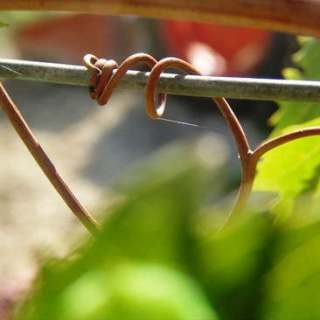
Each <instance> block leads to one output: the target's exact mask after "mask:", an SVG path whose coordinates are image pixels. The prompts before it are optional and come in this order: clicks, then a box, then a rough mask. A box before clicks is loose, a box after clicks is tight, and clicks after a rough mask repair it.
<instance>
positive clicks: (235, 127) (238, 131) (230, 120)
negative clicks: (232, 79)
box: [146, 57, 250, 170]
mask: <svg viewBox="0 0 320 320" xmlns="http://www.w3.org/2000/svg"><path fill="white" fill-rule="evenodd" d="M168 68H177V69H180V70H183V71H185V72H187V73H191V74H196V75H201V73H200V72H199V71H198V70H197V69H196V68H194V67H193V66H192V65H191V64H189V63H188V62H186V61H184V60H181V59H178V58H172V57H170V58H164V59H162V60H160V61H159V62H158V63H157V64H156V65H155V66H154V67H153V68H152V70H151V72H150V75H149V79H148V82H147V86H146V105H147V111H148V115H149V116H150V117H151V118H158V117H160V116H162V114H163V112H164V108H161V112H160V113H159V110H157V107H156V106H155V101H154V96H155V92H156V88H157V84H158V81H159V79H160V75H161V73H162V72H164V71H165V70H166V69H168ZM212 100H213V101H214V102H215V103H216V105H217V107H218V109H219V111H220V112H221V114H222V116H223V117H224V119H225V121H226V123H227V124H228V126H229V128H230V130H231V132H232V135H233V138H234V141H235V143H236V146H237V149H238V152H239V156H240V159H241V164H242V169H243V170H246V169H245V167H246V161H247V158H248V156H249V154H250V146H249V143H248V140H247V137H246V134H245V132H244V130H243V128H242V126H241V124H240V122H239V120H238V118H237V116H236V115H235V113H234V112H233V111H232V109H231V107H230V105H229V104H228V102H227V101H226V99H224V98H212Z"/></svg>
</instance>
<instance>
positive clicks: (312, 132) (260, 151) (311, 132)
mask: <svg viewBox="0 0 320 320" xmlns="http://www.w3.org/2000/svg"><path fill="white" fill-rule="evenodd" d="M317 135H320V127H310V128H305V129H300V130H297V131H293V132H289V133H286V134H284V135H281V136H279V137H276V138H273V139H270V140H268V141H266V142H264V143H262V144H260V145H259V146H258V147H257V148H256V149H255V150H254V152H253V158H255V160H256V161H258V159H259V158H261V157H262V156H263V155H264V154H265V153H266V152H268V151H270V150H271V149H274V148H277V147H279V146H281V145H283V144H285V143H288V142H291V141H293V140H297V139H301V138H306V137H310V136H317Z"/></svg>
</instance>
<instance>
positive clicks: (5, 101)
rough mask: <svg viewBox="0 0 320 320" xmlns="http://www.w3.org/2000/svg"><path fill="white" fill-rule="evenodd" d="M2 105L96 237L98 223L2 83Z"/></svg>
mask: <svg viewBox="0 0 320 320" xmlns="http://www.w3.org/2000/svg"><path fill="white" fill-rule="evenodd" d="M0 104H1V106H2V109H3V111H4V112H5V114H6V115H7V117H8V119H9V120H10V122H11V124H12V126H13V127H14V128H15V130H16V132H17V133H18V135H19V136H20V138H21V140H22V141H23V142H24V144H25V145H26V147H27V148H28V149H29V151H30V153H31V154H32V156H33V158H34V159H35V161H36V162H37V163H38V165H39V166H40V168H41V169H42V171H43V172H44V174H45V175H46V176H47V178H48V179H49V181H50V182H51V184H52V185H53V186H54V188H55V189H56V190H57V192H58V193H59V194H60V196H61V197H62V199H63V200H64V202H65V203H66V204H67V205H68V206H69V208H70V209H71V210H72V212H73V213H74V214H75V216H76V217H77V218H78V219H79V220H80V221H81V223H82V224H83V225H84V226H85V227H86V228H87V230H88V231H89V232H90V233H91V234H93V235H95V234H96V233H97V231H98V226H97V223H96V221H95V220H94V219H93V218H92V217H91V215H90V214H89V212H88V211H87V210H86V209H85V208H84V207H83V206H82V205H81V203H80V202H79V201H78V199H77V198H76V196H75V195H74V194H73V193H72V191H71V190H70V188H69V187H68V185H67V184H66V182H65V181H64V180H63V179H62V177H61V176H60V175H59V173H58V171H57V170H56V168H55V166H54V165H53V163H52V162H51V160H50V158H49V157H48V156H47V154H46V153H45V151H44V150H43V149H42V147H41V145H40V144H39V142H38V140H37V139H36V137H35V136H34V135H33V133H32V131H31V129H30V127H29V126H28V124H27V123H26V121H25V120H24V118H23V116H22V114H21V113H20V111H19V109H18V107H17V106H16V105H15V104H14V102H13V101H12V99H11V98H10V96H9V95H8V93H7V91H6V90H5V88H4V87H3V85H2V84H1V83H0Z"/></svg>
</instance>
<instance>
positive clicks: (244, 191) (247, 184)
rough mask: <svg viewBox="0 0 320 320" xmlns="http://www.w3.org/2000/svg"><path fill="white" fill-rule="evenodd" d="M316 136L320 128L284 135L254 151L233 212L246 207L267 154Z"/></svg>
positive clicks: (244, 174)
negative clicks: (259, 166) (258, 167)
mask: <svg viewBox="0 0 320 320" xmlns="http://www.w3.org/2000/svg"><path fill="white" fill-rule="evenodd" d="M316 135H320V127H310V128H305V129H300V130H296V131H293V132H289V133H286V134H283V135H281V136H279V137H276V138H273V139H269V140H267V141H266V142H263V143H261V144H260V145H259V146H258V147H257V148H256V149H255V150H254V151H251V152H250V155H249V157H248V159H247V164H246V167H247V170H246V171H245V172H243V179H242V182H241V185H240V189H239V193H238V199H237V202H236V204H235V207H234V210H233V212H234V213H236V212H239V211H241V210H242V209H243V208H244V206H245V205H246V203H247V201H248V198H249V196H250V194H251V191H252V186H253V182H254V178H255V176H256V169H257V164H258V161H259V160H260V159H261V157H262V156H263V155H264V154H266V153H267V152H268V151H270V150H273V149H275V148H277V147H279V146H281V145H284V144H287V143H289V142H292V141H294V140H297V139H302V138H306V137H310V136H316Z"/></svg>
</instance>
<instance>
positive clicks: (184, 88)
mask: <svg viewBox="0 0 320 320" xmlns="http://www.w3.org/2000/svg"><path fill="white" fill-rule="evenodd" d="M148 75H149V73H148V72H140V71H128V72H127V74H126V75H125V77H124V78H123V80H121V82H120V84H119V88H121V89H135V90H142V89H144V88H145V85H146V82H147V79H148ZM0 78H3V79H16V80H26V81H39V82H47V83H57V84H65V85H74V86H88V83H89V78H90V73H89V72H88V71H87V69H86V68H85V67H84V66H79V65H67V64H58V63H47V62H35V61H24V60H13V59H0ZM158 88H159V89H158V90H159V92H165V93H168V94H173V95H183V96H196V97H227V98H236V99H248V100H297V101H314V102H315V101H320V81H301V80H275V79H258V78H235V77H208V76H191V75H178V74H172V73H164V74H162V75H161V79H160V81H159V87H158Z"/></svg>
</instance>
